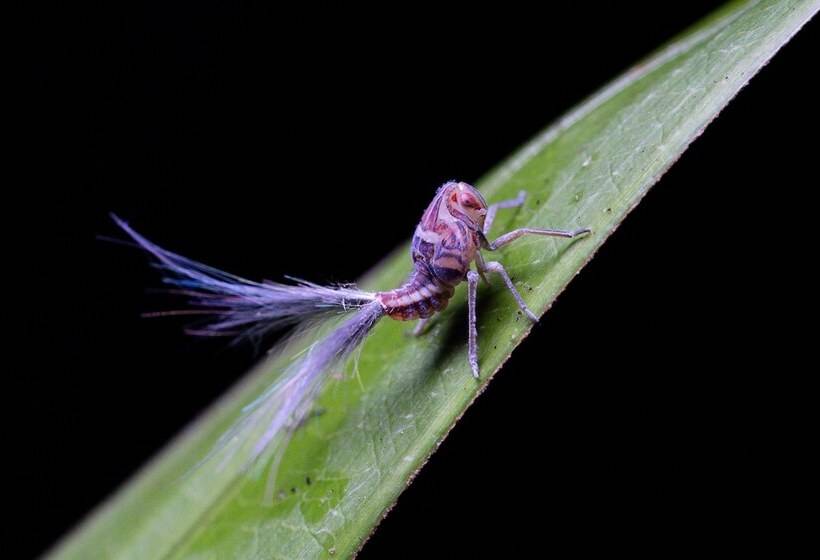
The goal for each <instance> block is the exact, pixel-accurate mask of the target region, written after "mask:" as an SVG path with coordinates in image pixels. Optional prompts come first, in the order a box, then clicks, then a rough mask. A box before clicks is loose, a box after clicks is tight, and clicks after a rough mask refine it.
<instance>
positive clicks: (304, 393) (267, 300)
mask: <svg viewBox="0 0 820 560" xmlns="http://www.w3.org/2000/svg"><path fill="white" fill-rule="evenodd" d="M525 196H526V193H524V192H521V193H519V196H518V197H517V198H515V199H510V200H505V201H502V202H497V203H495V204H492V205H489V206H488V205H487V203H486V201H485V200H484V197H483V196H482V195H481V193H480V192H479V191H478V190H476V189H475V188H474V187H472V186H470V185H468V184H467V183H463V182H455V181H451V182H448V183H445V184H444V185H442V186H441V187H440V188H439V189H438V191H437V192H436V196H435V197H434V198H433V201H432V202H431V203H430V205H429V206H428V207H427V210H426V211H425V212H424V215H423V216H422V218H421V221H420V222H419V224H418V226H417V227H416V231H415V235H414V236H413V243H412V249H411V250H412V258H413V266H414V267H413V271H412V273H411V274H410V276H409V278H408V280H407V281H406V282H405V284H404V285H402V286H400V287H398V288H396V289H393V290H390V291H384V292H376V293H372V292H364V291H361V290H357V289H355V288H353V287H349V286H342V287H339V286H319V285H316V284H312V283H308V282H302V281H298V282H296V283H294V284H280V283H276V282H253V281H250V280H246V279H244V278H240V277H237V276H234V275H231V274H228V273H225V272H222V271H219V270H216V269H214V268H211V267H208V266H206V265H203V264H200V263H197V262H195V261H192V260H189V259H186V258H185V257H182V256H180V255H176V254H174V253H171V252H169V251H166V250H165V249H162V248H160V247H158V246H157V245H154V244H153V243H151V242H150V241H148V240H147V239H145V238H144V237H142V236H141V235H140V234H138V233H137V232H136V231H134V230H133V229H131V228H130V227H129V226H128V225H127V224H126V223H125V222H123V221H122V220H120V219H119V218H116V217H114V219H115V221H117V223H118V224H119V225H120V227H122V228H123V230H125V232H126V233H128V234H129V235H130V236H131V238H132V239H133V240H134V241H135V242H136V243H137V244H138V245H140V246H141V247H142V248H144V249H146V250H147V251H149V252H150V253H151V254H152V255H153V256H154V257H156V259H157V260H158V261H159V262H160V265H161V267H162V268H164V269H165V270H166V271H167V272H168V273H169V274H168V276H167V277H166V282H168V283H170V284H172V285H175V286H177V287H180V288H182V289H183V290H182V291H183V293H185V294H188V295H189V296H191V298H192V299H191V300H190V302H189V303H190V304H191V306H192V307H193V308H194V309H192V310H191V311H190V312H191V313H192V314H196V315H200V316H201V315H208V314H210V316H211V317H212V319H211V321H210V322H208V323H206V324H205V325H204V326H203V327H202V328H200V329H199V330H198V331H196V332H198V333H203V332H204V333H205V334H237V333H243V332H249V331H250V332H254V331H257V330H263V331H264V330H268V329H270V328H272V327H276V326H279V325H282V324H287V323H298V322H301V321H303V320H305V319H308V318H311V317H314V316H317V315H323V314H327V313H328V312H332V313H335V314H339V313H340V312H349V311H356V313H355V314H354V315H353V317H351V318H350V319H348V320H347V321H346V322H344V323H343V324H341V325H340V326H339V327H338V328H337V329H336V330H334V331H333V332H331V333H330V334H329V335H327V336H326V337H325V338H324V339H323V340H321V341H319V342H318V343H316V344H315V345H313V346H312V347H311V349H310V351H309V352H307V353H306V354H305V356H304V357H302V358H301V359H300V360H299V361H298V362H296V363H295V364H293V365H292V366H291V367H290V368H288V370H287V371H285V372H283V374H282V375H281V376H280V378H279V379H278V380H277V381H276V382H275V383H274V385H272V386H271V387H270V388H269V389H268V390H267V391H266V392H265V393H264V394H263V395H262V397H260V398H259V399H257V400H256V401H255V402H254V403H252V404H251V405H249V406H248V407H246V409H245V415H244V416H243V417H242V418H241V419H240V420H239V421H238V422H237V423H236V424H235V426H234V428H232V429H231V430H229V432H228V433H227V434H226V435H225V436H224V437H223V440H222V441H223V442H224V443H223V444H218V445H228V443H227V442H232V441H235V440H236V439H237V438H235V437H234V436H235V435H236V434H237V433H238V432H240V431H241V430H242V429H243V428H244V427H246V426H249V425H253V426H260V425H261V426H264V432H263V435H262V436H261V438H260V439H259V440H258V441H257V442H256V443H255V444H254V445H253V446H252V450H251V451H250V456H249V457H248V464H250V462H252V461H253V460H255V459H256V458H257V457H258V456H259V455H261V454H262V453H263V452H264V451H265V450H267V449H268V448H269V447H271V446H272V444H273V443H274V442H276V441H279V442H280V443H281V442H283V441H286V440H287V437H288V433H289V430H288V427H289V426H298V425H299V424H301V422H302V421H303V420H304V418H305V416H306V414H307V413H308V412H309V409H310V405H311V403H312V401H313V399H314V398H315V397H316V395H317V394H318V392H319V390H320V389H321V387H322V385H323V383H324V380H325V379H326V377H327V376H326V373H327V371H328V370H329V369H330V368H331V366H332V365H333V364H334V363H338V362H340V361H341V360H343V359H344V358H345V357H346V356H348V355H349V353H350V352H351V351H352V350H353V349H354V348H356V347H357V346H358V345H359V344H360V343H361V342H362V341H363V340H364V338H365V337H366V336H367V334H368V333H369V332H370V330H371V329H372V328H373V327H374V326H375V324H376V323H377V322H378V321H379V319H381V318H382V317H383V316H388V317H390V318H392V319H396V320H400V321H407V320H412V319H419V323H418V325H417V326H416V329H415V331H414V332H415V333H416V334H421V333H422V331H423V328H424V325H425V323H426V322H427V321H428V319H429V318H430V317H431V316H432V315H433V314H435V313H436V312H438V311H441V310H442V309H444V308H445V307H446V306H447V303H448V302H449V300H450V298H451V297H452V296H453V293H454V291H455V287H456V286H457V285H458V284H460V283H461V282H464V281H466V282H467V302H468V325H469V331H468V332H469V334H468V344H467V346H468V351H467V356H468V361H469V364H470V368H471V369H472V373H473V375H474V376H475V377H476V378H478V376H479V367H478V343H477V332H476V292H477V287H478V281H479V279H481V278H484V279H485V280H486V274H487V273H494V274H497V275H498V276H500V277H501V279H502V280H503V282H504V284H505V285H506V286H507V289H508V290H509V291H510V292H511V294H512V296H513V297H514V298H515V300H516V302H517V304H518V307H519V308H520V309H521V311H522V312H523V313H524V314H525V315H527V317H529V318H530V319H531V320H533V321H536V320H537V317H536V316H535V314H534V313H532V311H530V309H529V308H528V307H527V305H526V303H524V300H523V298H522V297H521V294H519V293H518V290H517V289H516V288H515V285H514V284H513V282H512V280H511V279H510V276H509V274H507V271H506V270H505V269H504V266H503V265H502V264H501V263H500V262H497V261H489V262H485V261H484V259H483V257H482V255H481V251H482V250H485V251H489V252H492V251H495V250H497V249H499V248H501V247H503V246H505V245H507V244H509V243H511V242H512V241H514V240H516V239H518V238H519V237H522V236H524V235H544V236H555V237H566V238H572V237H576V236H579V235H583V234H586V233H589V231H590V230H589V229H587V228H582V229H576V230H556V229H542V228H521V229H516V230H513V231H511V232H509V233H506V234H504V235H502V236H501V237H499V238H497V239H496V240H495V241H492V242H490V241H488V240H487V234H488V232H489V230H490V228H491V227H492V224H493V221H494V219H495V215H496V212H497V211H498V210H500V209H503V208H513V207H516V206H520V205H522V204H523V203H524V200H525ZM473 263H475V270H473V269H472V268H471V266H472V264H473ZM273 447H275V448H277V449H279V451H280V452H281V450H282V449H283V446H282V445H279V446H273Z"/></svg>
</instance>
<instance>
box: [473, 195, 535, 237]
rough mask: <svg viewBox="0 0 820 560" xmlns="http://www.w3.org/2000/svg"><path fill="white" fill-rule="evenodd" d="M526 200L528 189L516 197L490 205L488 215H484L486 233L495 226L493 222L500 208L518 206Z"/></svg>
mask: <svg viewBox="0 0 820 560" xmlns="http://www.w3.org/2000/svg"><path fill="white" fill-rule="evenodd" d="M525 200H527V191H521V192H519V193H518V196H517V197H516V198H510V199H508V200H502V201H501V202H496V203H495V204H492V205H490V207H489V208H487V215H486V216H485V217H484V230H483V231H484V235H487V234H488V233H490V228H491V227H493V222H494V221H495V215H496V213H497V212H498V211H499V210H500V209H502V208H516V207H518V206H521V205H522V204H524V201H525Z"/></svg>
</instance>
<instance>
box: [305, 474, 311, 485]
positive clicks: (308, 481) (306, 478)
mask: <svg viewBox="0 0 820 560" xmlns="http://www.w3.org/2000/svg"><path fill="white" fill-rule="evenodd" d="M305 482H306V483H307V485H308V486H310V477H309V476H306V477H305Z"/></svg>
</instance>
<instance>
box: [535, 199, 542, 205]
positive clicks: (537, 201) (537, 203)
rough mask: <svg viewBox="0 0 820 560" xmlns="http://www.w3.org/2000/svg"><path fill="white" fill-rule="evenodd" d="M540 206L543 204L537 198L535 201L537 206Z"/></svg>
mask: <svg viewBox="0 0 820 560" xmlns="http://www.w3.org/2000/svg"><path fill="white" fill-rule="evenodd" d="M539 204H541V201H540V200H538V199H537V198H536V199H535V205H536V206H538V205H539Z"/></svg>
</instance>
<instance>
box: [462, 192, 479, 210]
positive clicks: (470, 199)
mask: <svg viewBox="0 0 820 560" xmlns="http://www.w3.org/2000/svg"><path fill="white" fill-rule="evenodd" d="M461 204H462V205H463V206H466V207H467V208H478V207H479V204H478V201H477V200H476V199H475V197H474V196H472V195H469V194H468V195H464V196H462V198H461Z"/></svg>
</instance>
